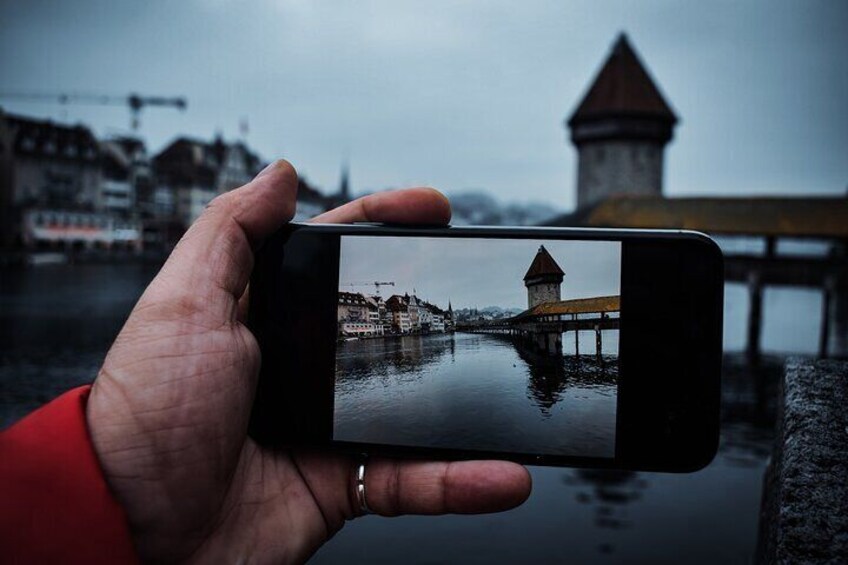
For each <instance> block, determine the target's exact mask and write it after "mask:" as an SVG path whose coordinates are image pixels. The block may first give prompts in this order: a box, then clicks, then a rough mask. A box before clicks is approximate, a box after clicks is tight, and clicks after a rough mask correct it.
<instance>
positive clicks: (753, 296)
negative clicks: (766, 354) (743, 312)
mask: <svg viewBox="0 0 848 565" xmlns="http://www.w3.org/2000/svg"><path fill="white" fill-rule="evenodd" d="M748 296H749V297H750V300H749V302H750V308H749V310H748V342H747V344H746V351H745V353H746V357H747V358H748V363H749V364H751V365H757V364H758V363H759V361H760V322H761V320H762V315H763V287H762V283H761V280H760V273H759V271H751V273H750V275H749V276H748Z"/></svg>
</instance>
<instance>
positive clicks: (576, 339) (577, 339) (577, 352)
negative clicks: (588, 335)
mask: <svg viewBox="0 0 848 565" xmlns="http://www.w3.org/2000/svg"><path fill="white" fill-rule="evenodd" d="M574 356H575V357H580V330H574Z"/></svg>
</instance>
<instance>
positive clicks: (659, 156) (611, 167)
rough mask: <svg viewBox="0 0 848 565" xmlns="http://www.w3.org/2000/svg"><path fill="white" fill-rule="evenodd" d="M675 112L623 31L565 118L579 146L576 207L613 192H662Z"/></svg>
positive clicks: (645, 193) (652, 194)
mask: <svg viewBox="0 0 848 565" xmlns="http://www.w3.org/2000/svg"><path fill="white" fill-rule="evenodd" d="M676 123H677V116H675V114H674V112H673V111H672V110H671V108H670V107H669V105H668V104H667V103H666V101H665V99H664V98H663V96H662V94H660V91H659V89H658V88H657V86H656V85H655V84H654V81H653V80H651V77H650V75H649V74H648V71H647V70H646V69H645V67H644V66H643V65H642V63H641V61H640V60H639V57H638V56H637V55H636V53H635V52H634V50H633V48H632V47H631V46H630V42H629V41H628V40H627V36H626V35H624V34H623V33H622V34H621V35H620V36H619V37H618V40H617V41H616V42H615V45H613V48H612V52H611V53H610V55H609V57H608V58H607V60H606V62H605V63H604V65H603V67H602V68H601V70H600V72H599V73H598V76H597V77H596V78H595V81H594V82H593V83H592V86H591V87H589V90H588V92H587V93H586V95H585V96H584V97H583V100H582V101H581V102H580V104H579V105H578V106H577V109H576V110H575V111H574V114H572V116H571V118H569V120H568V122H567V126H568V127H569V128H570V129H571V141H572V142H573V143H574V145H575V146H576V147H577V154H578V164H577V209H578V210H580V209H585V208H587V207H589V206H592V205H594V204H597V203H598V202H600V201H601V200H604V199H605V198H608V197H610V196H613V195H615V194H628V195H633V194H636V195H647V196H661V195H662V176H663V152H664V150H665V145H666V144H667V143H668V142H669V141H670V140H671V138H672V135H673V130H674V125H675V124H676Z"/></svg>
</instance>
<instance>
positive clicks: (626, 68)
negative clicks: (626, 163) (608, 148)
mask: <svg viewBox="0 0 848 565" xmlns="http://www.w3.org/2000/svg"><path fill="white" fill-rule="evenodd" d="M612 116H628V117H647V118H657V119H660V120H664V121H667V122H670V123H672V124H673V123H675V122H677V116H675V114H674V112H673V111H672V109H671V108H670V107H669V105H668V103H667V102H666V101H665V98H663V95H662V94H661V93H660V91H659V89H658V88H657V86H656V84H655V83H654V81H653V80H652V79H651V76H650V75H649V74H648V71H647V70H646V69H645V66H644V65H643V64H642V62H641V61H640V60H639V56H638V55H637V54H636V52H635V51H634V50H633V47H631V45H630V42H629V41H628V39H627V36H626V35H625V34H624V33H622V34H621V35H619V37H618V40H617V41H616V42H615V45H613V48H612V51H611V52H610V55H609V57H608V58H607V60H606V62H605V63H604V65H603V67H601V70H600V72H598V75H597V77H595V81H594V82H593V83H592V86H590V87H589V90H588V92H587V93H586V95H585V96H584V97H583V100H582V101H581V102H580V104H579V105H578V106H577V110H575V111H574V114H572V115H571V118H570V119H569V120H568V124H569V125H571V126H573V125H574V124H575V123H576V122H580V121H584V120H587V119H595V118H606V117H612Z"/></svg>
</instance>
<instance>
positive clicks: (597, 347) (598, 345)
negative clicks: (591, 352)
mask: <svg viewBox="0 0 848 565" xmlns="http://www.w3.org/2000/svg"><path fill="white" fill-rule="evenodd" d="M601 349H602V344H601V326H600V325H598V324H595V357H597V359H598V361H600V360H601Z"/></svg>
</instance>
